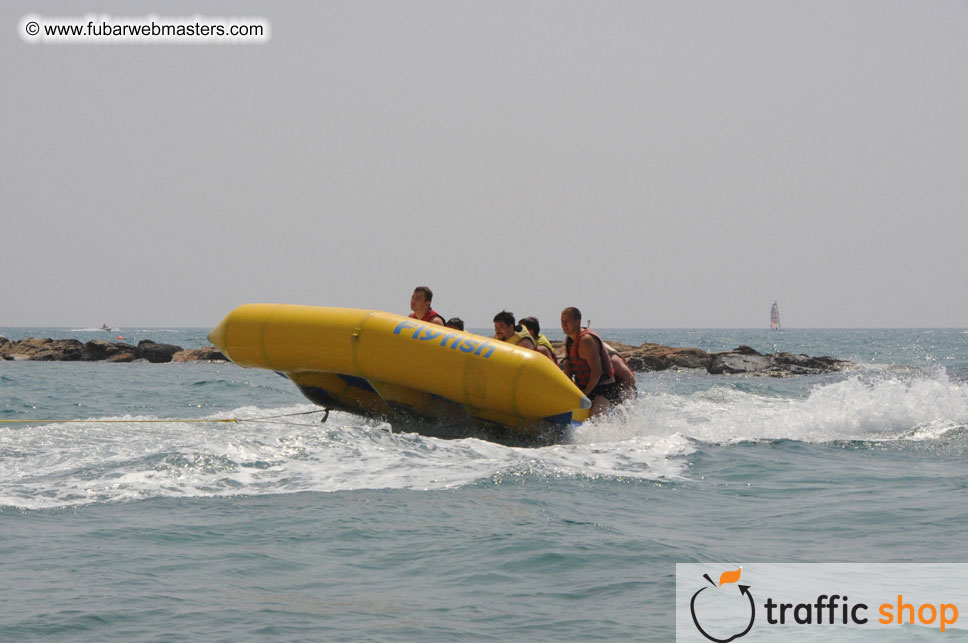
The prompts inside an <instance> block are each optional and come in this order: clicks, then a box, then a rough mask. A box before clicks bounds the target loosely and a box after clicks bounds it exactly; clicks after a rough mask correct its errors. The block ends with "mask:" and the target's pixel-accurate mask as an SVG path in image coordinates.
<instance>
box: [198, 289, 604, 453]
mask: <svg viewBox="0 0 968 643" xmlns="http://www.w3.org/2000/svg"><path fill="white" fill-rule="evenodd" d="M208 337H209V340H210V341H211V342H212V344H214V345H215V346H217V347H218V348H219V349H220V350H221V351H222V352H223V353H224V354H225V355H226V357H228V358H229V359H230V360H232V361H233V362H235V363H236V364H238V365H240V366H244V367H251V368H265V369H270V370H273V371H277V372H279V373H281V374H284V375H285V376H286V377H288V378H289V379H291V380H292V381H293V382H294V383H295V384H296V386H298V387H299V390H300V391H302V393H303V394H304V395H305V396H306V397H307V398H309V399H310V400H312V401H313V402H314V403H316V404H319V405H321V406H324V407H326V408H332V409H340V410H344V411H348V412H350V413H355V414H358V415H362V416H366V417H370V418H381V419H387V420H389V421H390V422H391V424H393V423H394V422H396V421H398V420H400V421H403V420H412V419H415V418H419V419H422V420H430V421H432V422H436V423H442V424H447V425H451V426H462V425H463V426H466V425H468V423H471V424H481V423H483V424H485V425H487V424H490V425H494V424H497V425H501V426H504V427H507V428H508V429H509V430H511V432H512V433H513V434H514V435H517V436H520V437H525V438H526V437H528V436H531V435H537V434H539V433H541V432H543V431H545V430H547V429H548V428H549V426H552V427H553V426H557V427H562V426H569V425H572V424H573V423H576V422H581V421H583V420H585V419H587V418H588V409H589V407H590V406H591V403H590V402H589V400H588V398H587V397H585V396H584V395H583V394H582V392H581V391H580V390H579V389H578V387H577V386H575V385H574V383H572V382H571V380H569V379H568V378H567V377H566V376H565V374H564V373H562V372H561V370H560V369H559V368H558V367H557V366H555V365H554V364H553V363H552V362H551V360H549V359H548V358H547V357H544V356H543V355H541V354H540V353H537V352H535V351H532V350H528V349H524V348H519V347H517V346H512V345H510V344H507V343H504V342H501V341H498V340H494V339H490V338H486V337H482V336H480V335H475V334H472V333H466V332H462V331H457V330H453V329H450V328H444V327H442V326H437V325H435V324H429V323H426V322H422V321H418V320H416V319H412V318H409V317H403V316H401V315H394V314H393V313H386V312H380V311H374V310H359V309H354V308H324V307H317V306H293V305H284V304H246V305H244V306H239V307H238V308H236V309H235V310H233V311H232V312H231V313H229V315H228V317H226V318H225V319H224V320H222V322H221V323H220V324H219V325H218V326H217V327H216V328H215V329H214V330H213V331H212V332H211V333H210V334H209V336H208Z"/></svg>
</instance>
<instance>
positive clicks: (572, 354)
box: [565, 328, 615, 391]
mask: <svg viewBox="0 0 968 643" xmlns="http://www.w3.org/2000/svg"><path fill="white" fill-rule="evenodd" d="M585 335H591V336H592V337H594V338H595V340H596V341H597V342H598V359H599V360H600V361H601V364H602V376H601V377H600V378H599V380H598V381H599V383H601V382H607V381H608V380H613V379H615V369H614V368H612V358H611V357H609V356H608V351H606V350H605V342H604V341H602V338H601V337H599V336H598V333H596V332H595V331H593V330H591V329H588V328H586V329H584V330H582V331H581V332H580V333H578V341H577V342H573V341H571V337H569V338H568V339H567V340H566V341H565V347H566V349H567V351H568V361H569V362H570V363H571V372H572V375H574V376H575V384H577V385H578V388H580V389H581V390H583V391H584V390H585V387H586V386H588V380H589V379H591V376H592V367H591V366H590V365H589V364H588V362H586V361H585V360H584V359H582V358H581V356H579V354H578V344H579V342H581V338H582V337H584V336H585Z"/></svg>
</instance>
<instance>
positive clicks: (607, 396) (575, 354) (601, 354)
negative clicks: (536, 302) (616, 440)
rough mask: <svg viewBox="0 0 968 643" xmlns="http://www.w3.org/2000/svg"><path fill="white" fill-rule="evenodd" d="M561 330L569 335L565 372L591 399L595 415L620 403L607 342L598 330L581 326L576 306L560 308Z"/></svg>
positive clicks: (566, 346) (620, 398)
mask: <svg viewBox="0 0 968 643" xmlns="http://www.w3.org/2000/svg"><path fill="white" fill-rule="evenodd" d="M561 330H562V332H563V333H564V334H565V336H566V337H567V339H566V340H565V351H566V355H567V358H566V360H565V364H564V371H565V375H567V376H568V377H571V378H573V379H574V381H575V385H576V386H578V388H580V389H581V391H582V393H584V394H585V396H586V397H587V398H588V399H590V400H591V401H592V410H591V414H592V416H596V415H601V414H602V413H605V412H606V411H608V410H609V408H611V405H612V404H619V403H621V401H622V396H621V391H620V389H619V385H618V383H617V382H616V381H615V369H614V367H613V366H612V359H611V357H609V355H608V351H607V350H605V342H603V341H602V338H601V337H599V336H598V334H597V333H596V332H595V331H593V330H591V329H590V328H582V327H581V311H580V310H578V309H577V308H575V307H569V308H565V309H564V310H563V311H561Z"/></svg>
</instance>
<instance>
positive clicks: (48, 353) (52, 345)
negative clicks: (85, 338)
mask: <svg viewBox="0 0 968 643" xmlns="http://www.w3.org/2000/svg"><path fill="white" fill-rule="evenodd" d="M0 350H2V351H3V358H4V359H6V360H18V361H19V360H30V361H38V362H75V361H78V360H80V359H81V356H82V354H83V352H84V345H83V344H81V342H79V341H77V340H76V339H50V338H49V337H47V338H44V339H41V338H37V337H28V338H27V339H22V340H20V341H19V342H10V341H8V342H6V343H4V344H3V345H2V346H0Z"/></svg>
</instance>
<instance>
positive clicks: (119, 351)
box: [0, 337, 226, 364]
mask: <svg viewBox="0 0 968 643" xmlns="http://www.w3.org/2000/svg"><path fill="white" fill-rule="evenodd" d="M0 360H8V361H9V360H14V361H20V360H25V361H40V362H99V361H103V362H151V363H153V364H161V363H166V362H195V361H226V358H225V355H223V354H222V353H220V352H219V351H218V349H216V348H215V347H213V346H206V347H204V348H190V349H187V350H186V349H183V348H182V347H181V346H175V345H173V344H158V343H156V342H153V341H151V340H150V339H144V340H141V341H140V342H138V345H137V346H133V345H131V344H125V343H123V342H108V341H105V340H103V339H92V340H91V341H89V342H85V343H82V342H80V341H78V340H76V339H50V338H49V337H47V338H43V339H41V338H37V337H28V338H27V339H22V340H20V341H10V340H8V339H6V338H4V337H0Z"/></svg>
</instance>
